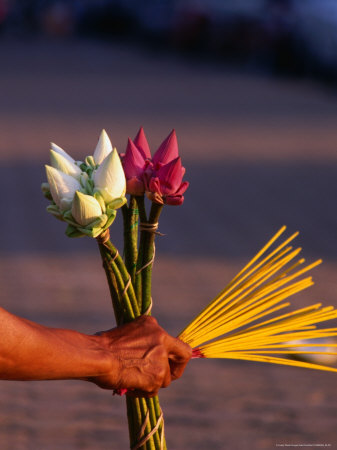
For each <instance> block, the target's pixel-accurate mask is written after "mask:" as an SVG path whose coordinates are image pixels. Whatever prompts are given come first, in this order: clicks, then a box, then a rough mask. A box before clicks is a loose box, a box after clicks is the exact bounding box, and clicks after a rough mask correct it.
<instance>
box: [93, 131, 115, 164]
mask: <svg viewBox="0 0 337 450" xmlns="http://www.w3.org/2000/svg"><path fill="white" fill-rule="evenodd" d="M111 152H112V145H111V142H110V139H109V136H108V135H107V132H106V131H105V130H102V132H101V134H100V137H99V140H98V143H97V146H96V149H95V152H94V160H95V163H96V164H102V162H103V160H104V159H105V158H106V157H107V156H108V155H109V154H110V153H111Z"/></svg>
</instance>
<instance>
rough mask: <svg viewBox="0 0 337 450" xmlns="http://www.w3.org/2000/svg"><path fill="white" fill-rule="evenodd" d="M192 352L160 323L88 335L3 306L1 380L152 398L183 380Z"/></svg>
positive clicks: (146, 321)
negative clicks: (85, 384)
mask: <svg viewBox="0 0 337 450" xmlns="http://www.w3.org/2000/svg"><path fill="white" fill-rule="evenodd" d="M191 354H192V349H191V348H190V346H189V345H187V344H185V343H183V342H182V341H180V340H179V339H176V338H173V337H172V336H170V335H169V334H167V333H166V331H164V330H163V329H162V328H161V327H160V326H159V325H158V323H157V321H156V319H154V318H153V317H148V316H141V317H139V318H137V319H136V320H134V321H133V322H131V323H128V324H125V325H123V326H120V327H117V328H113V329H111V330H109V331H104V332H99V333H96V335H94V336H91V335H86V334H82V333H79V332H77V331H73V330H66V329H61V328H49V327H45V326H42V325H39V324H37V323H35V322H31V321H29V320H26V319H23V318H19V317H17V316H15V315H13V314H11V313H9V312H8V311H6V310H4V309H2V308H0V379H2V380H66V379H81V380H86V381H91V382H93V383H95V384H96V385H98V386H99V387H101V388H103V389H128V394H129V395H134V396H142V397H152V396H154V395H156V394H157V393H158V390H159V389H160V388H163V387H167V386H168V385H169V384H170V383H171V381H173V380H175V379H177V378H179V377H180V376H181V375H182V373H183V371H184V369H185V366H186V364H187V363H188V361H189V360H190V358H191Z"/></svg>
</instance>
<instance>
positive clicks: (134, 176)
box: [122, 133, 151, 195]
mask: <svg viewBox="0 0 337 450" xmlns="http://www.w3.org/2000/svg"><path fill="white" fill-rule="evenodd" d="M138 134H139V133H138ZM137 136H138V135H137ZM144 137H145V135H144ZM143 148H144V147H143ZM149 153H150V151H149ZM150 157H151V154H150ZM122 160H123V168H124V174H125V178H126V192H127V194H131V195H143V194H144V191H145V187H144V182H143V174H144V170H145V168H146V166H147V163H146V158H145V153H143V152H142V150H140V148H139V147H137V146H136V145H135V144H134V143H133V142H132V141H131V139H130V138H129V139H128V145H127V147H126V151H125V154H124V156H123V158H122Z"/></svg>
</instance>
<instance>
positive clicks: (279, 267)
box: [179, 227, 337, 372]
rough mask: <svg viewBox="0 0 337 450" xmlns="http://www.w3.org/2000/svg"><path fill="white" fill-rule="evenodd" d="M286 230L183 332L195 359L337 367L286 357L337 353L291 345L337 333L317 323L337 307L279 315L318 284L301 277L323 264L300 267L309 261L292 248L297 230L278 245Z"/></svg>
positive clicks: (335, 312)
mask: <svg viewBox="0 0 337 450" xmlns="http://www.w3.org/2000/svg"><path fill="white" fill-rule="evenodd" d="M285 230H286V227H282V228H281V229H280V230H279V231H278V232H277V233H276V234H275V235H274V236H273V237H272V238H271V239H270V240H269V241H268V242H267V244H266V245H264V246H263V248H262V249H261V250H260V251H259V252H258V253H257V254H256V255H255V256H254V257H253V258H252V259H251V261H249V263H248V264H246V265H245V267H244V268H243V269H242V270H241V271H240V272H239V273H238V274H237V275H236V276H235V277H234V278H233V280H232V281H231V282H230V283H228V285H227V286H226V287H225V289H223V290H222V291H221V292H220V293H219V294H218V295H217V296H216V297H215V299H214V300H213V301H212V302H211V303H210V304H209V305H208V306H207V307H206V308H204V309H203V311H201V313H200V314H199V315H198V316H197V317H196V318H195V319H194V320H193V321H192V322H191V323H190V324H189V325H188V326H187V327H186V328H185V329H184V330H183V331H182V332H181V333H180V335H179V338H180V339H181V340H183V341H184V342H187V343H188V344H190V345H191V346H192V347H193V348H194V356H195V357H205V358H230V359H244V360H250V361H259V362H267V363H272V364H283V365H291V366H297V367H305V368H310V369H319V370H327V371H332V372H336V371H337V369H336V368H332V367H329V366H325V365H322V364H313V363H310V362H303V361H297V360H295V359H294V360H292V359H288V358H285V356H287V355H288V356H290V357H291V355H296V356H297V355H310V354H311V355H317V354H318V355H337V352H333V351H327V350H325V351H324V350H323V348H324V347H326V345H325V344H313V343H307V344H306V343H301V344H296V343H295V344H293V343H291V341H298V340H303V339H307V340H309V339H310V340H312V339H320V338H327V337H336V336H337V328H325V329H317V327H316V325H317V324H318V323H321V322H326V321H327V320H332V319H336V318H337V310H335V309H334V308H333V307H332V306H327V307H323V306H322V305H321V303H317V304H315V305H311V306H308V307H305V308H301V309H298V310H296V311H290V312H287V313H285V314H282V315H280V316H276V317H274V314H275V313H276V312H277V311H280V310H281V309H284V308H286V307H289V306H290V302H288V301H287V302H284V300H286V299H288V298H289V297H290V296H292V295H294V294H296V293H298V292H300V291H302V290H304V289H306V288H308V287H310V286H312V285H313V281H312V279H311V277H306V278H302V279H299V280H298V278H299V277H301V276H302V275H304V274H305V273H307V272H308V271H310V270H312V269H313V268H314V267H316V266H317V265H318V264H320V263H321V260H318V261H315V262H313V263H311V264H309V265H307V266H305V267H300V266H302V264H303V263H304V262H305V260H304V259H303V258H301V259H299V260H297V261H296V258H297V256H298V255H299V253H300V252H301V248H298V249H295V250H294V249H293V248H292V247H291V246H288V244H289V243H290V242H291V241H293V240H294V239H295V238H296V236H297V235H298V232H296V233H294V234H293V235H292V236H290V237H289V238H287V239H286V240H285V241H283V242H282V243H279V244H277V240H278V239H279V238H280V236H281V235H282V234H283V233H284V232H285ZM275 246H276V248H273V247H275ZM270 315H271V317H270V318H268V319H267V320H264V321H262V322H261V321H260V322H259V320H261V319H262V318H263V317H265V316H270ZM312 346H315V347H316V346H317V347H322V351H320V350H310V349H306V347H312ZM329 347H337V344H329ZM273 355H279V356H280V357H277V356H273Z"/></svg>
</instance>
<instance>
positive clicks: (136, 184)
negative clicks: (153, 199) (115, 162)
mask: <svg viewBox="0 0 337 450" xmlns="http://www.w3.org/2000/svg"><path fill="white" fill-rule="evenodd" d="M144 192H145V187H144V183H143V181H142V180H140V179H139V178H137V177H132V178H130V179H128V180H127V181H126V193H127V194H131V195H143V194H144Z"/></svg>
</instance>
